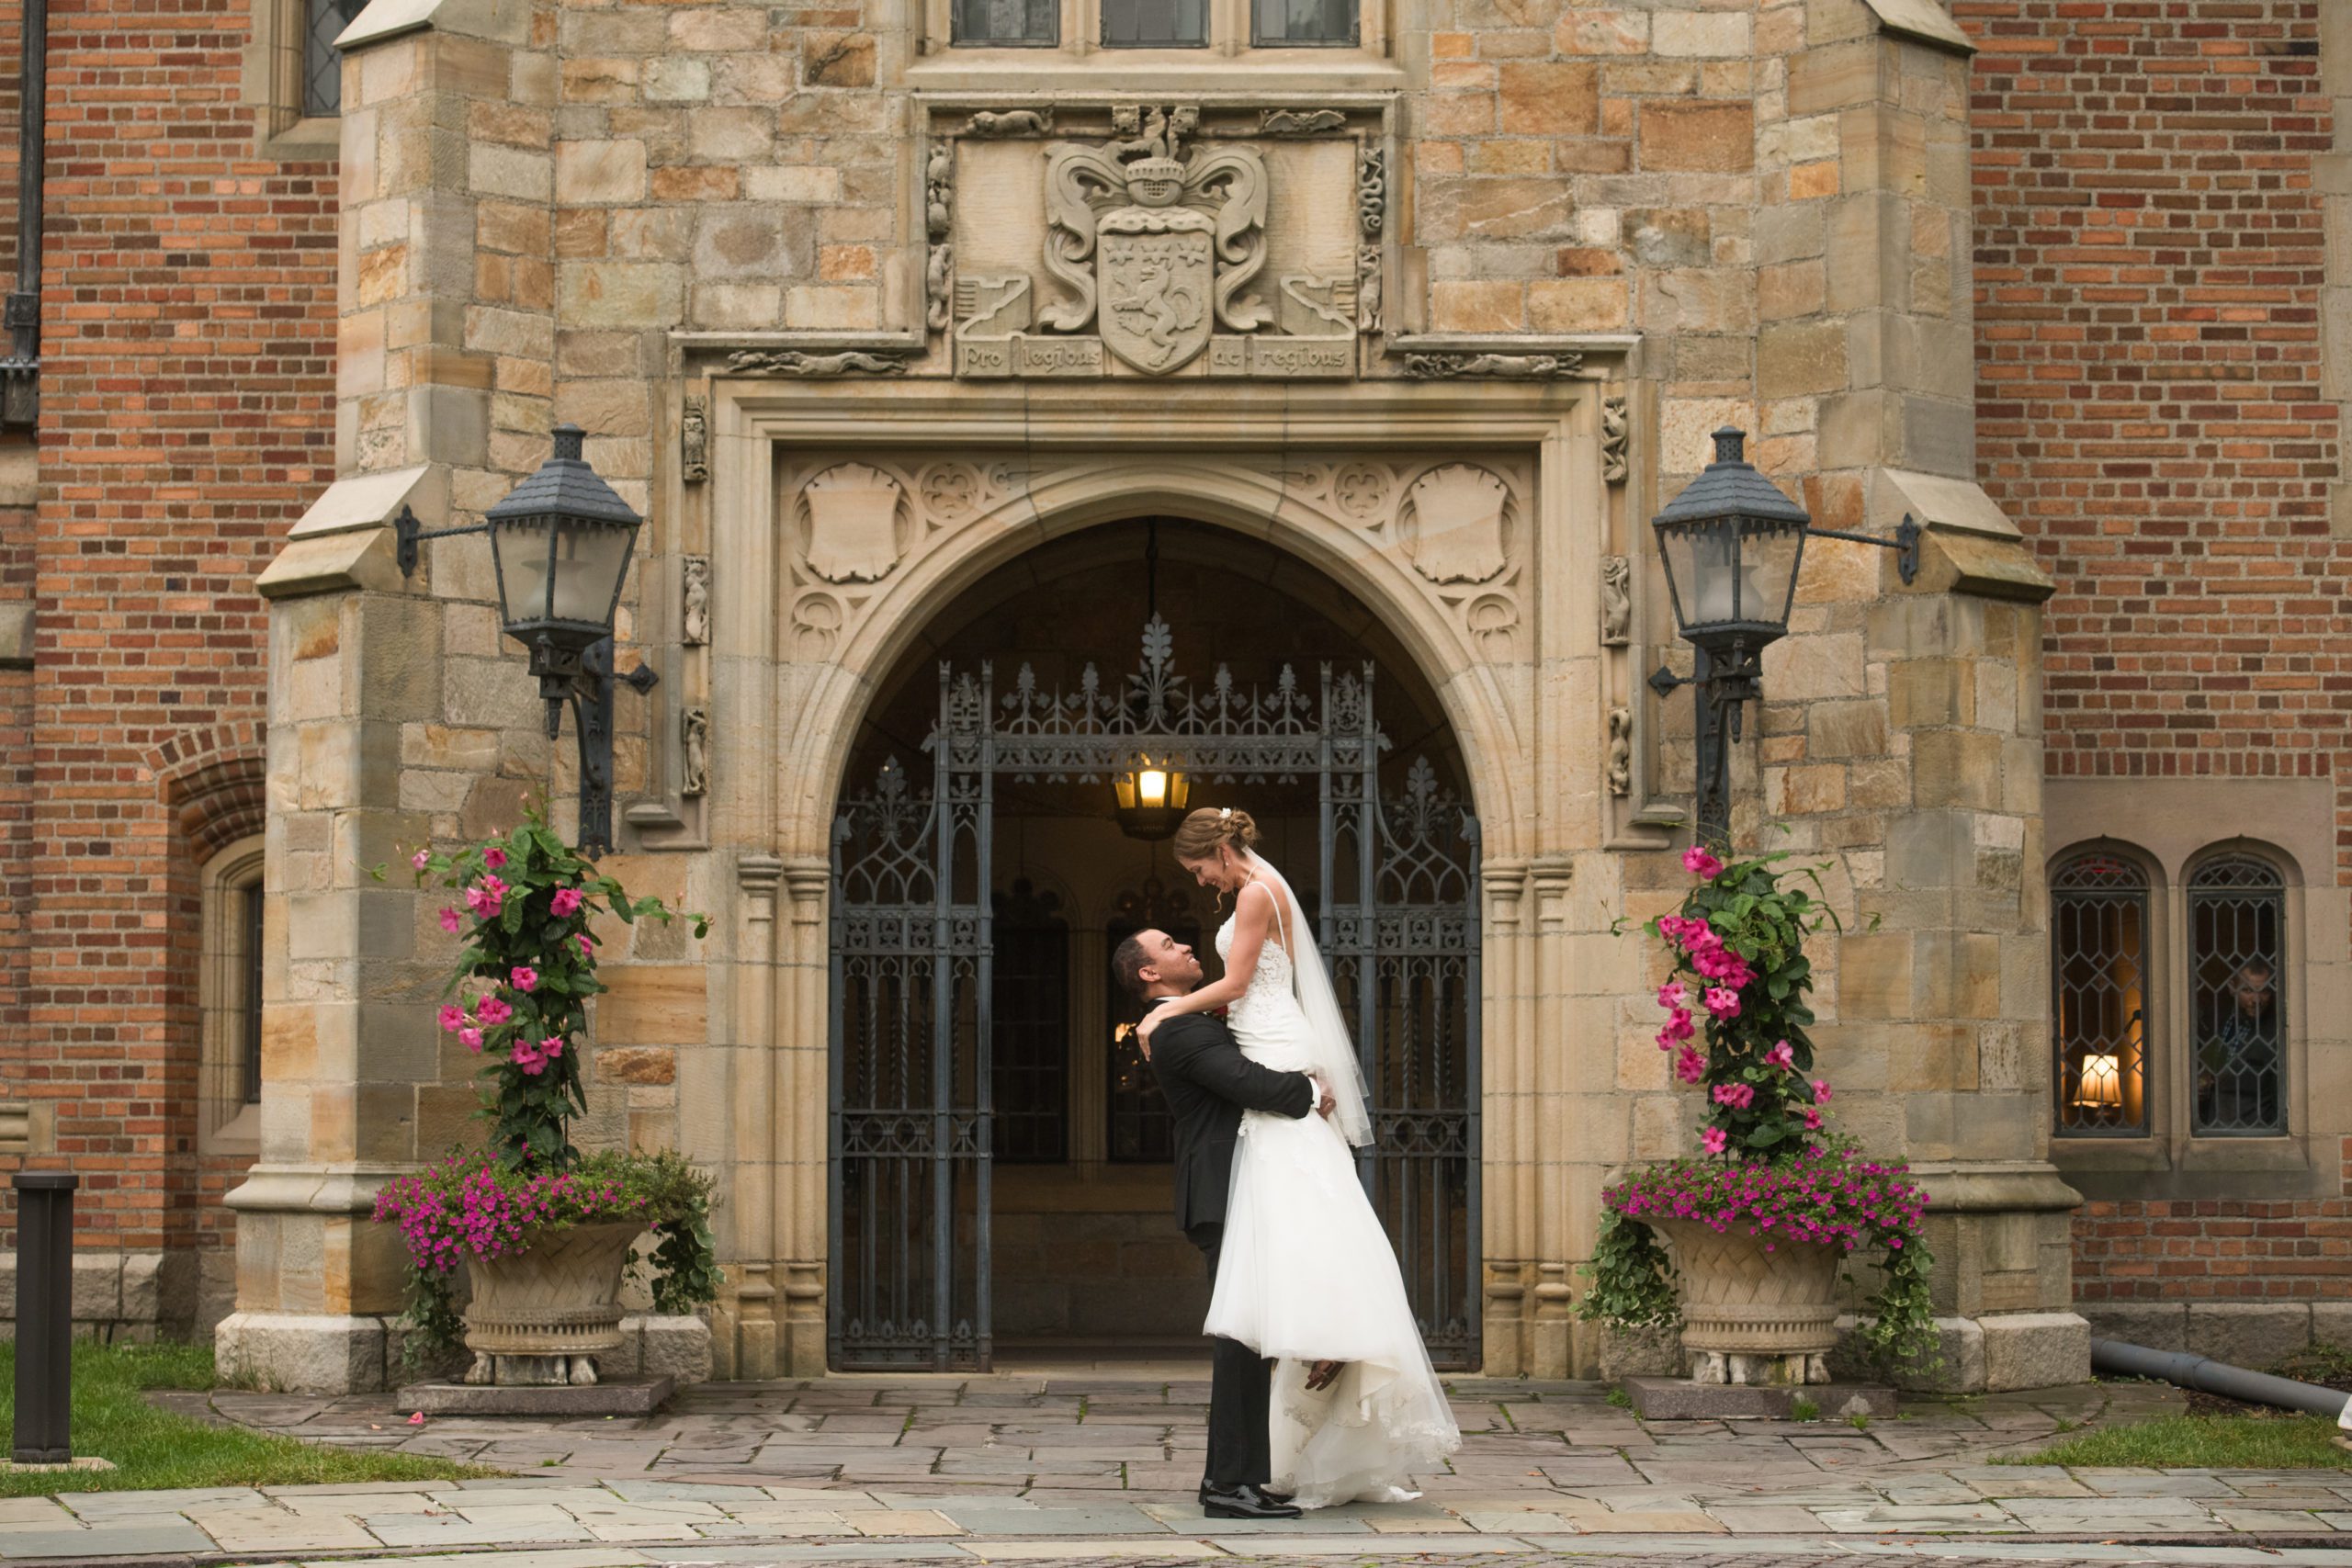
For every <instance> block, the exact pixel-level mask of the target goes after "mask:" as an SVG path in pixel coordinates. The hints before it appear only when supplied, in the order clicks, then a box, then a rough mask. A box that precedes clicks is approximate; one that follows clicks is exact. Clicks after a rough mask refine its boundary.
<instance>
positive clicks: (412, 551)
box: [392, 505, 490, 577]
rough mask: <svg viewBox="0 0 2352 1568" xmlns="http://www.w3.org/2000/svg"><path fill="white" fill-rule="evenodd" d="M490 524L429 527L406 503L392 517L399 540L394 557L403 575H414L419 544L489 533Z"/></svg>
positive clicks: (393, 526)
mask: <svg viewBox="0 0 2352 1568" xmlns="http://www.w3.org/2000/svg"><path fill="white" fill-rule="evenodd" d="M489 532H490V525H489V524H487V523H477V524H475V525H473V526H472V527H470V528H427V527H426V526H425V525H424V524H422V523H419V522H418V521H417V520H416V513H413V512H411V511H410V510H409V509H408V508H407V507H406V506H405V505H403V506H402V507H401V514H400V515H399V516H398V517H395V518H393V519H392V535H393V537H394V538H395V539H396V540H397V541H398V542H397V543H396V544H395V545H394V547H393V559H395V560H397V561H398V562H399V563H400V568H401V576H402V577H414V576H415V575H416V569H417V565H418V562H419V561H420V559H421V558H422V552H420V551H419V550H418V549H417V546H418V545H420V544H422V543H424V541H425V540H427V539H451V538H455V537H457V536H458V535H460V534H487V533H489Z"/></svg>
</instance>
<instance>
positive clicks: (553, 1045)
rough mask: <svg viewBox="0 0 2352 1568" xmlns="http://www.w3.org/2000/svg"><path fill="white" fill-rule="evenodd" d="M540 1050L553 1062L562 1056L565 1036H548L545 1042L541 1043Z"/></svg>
mask: <svg viewBox="0 0 2352 1568" xmlns="http://www.w3.org/2000/svg"><path fill="white" fill-rule="evenodd" d="M539 1049H540V1051H542V1052H543V1053H545V1054H546V1055H547V1056H548V1059H549V1060H553V1059H554V1058H555V1057H558V1056H560V1055H563V1036H562V1035H560V1034H550V1035H548V1037H547V1038H546V1039H545V1040H542V1041H540V1042H539Z"/></svg>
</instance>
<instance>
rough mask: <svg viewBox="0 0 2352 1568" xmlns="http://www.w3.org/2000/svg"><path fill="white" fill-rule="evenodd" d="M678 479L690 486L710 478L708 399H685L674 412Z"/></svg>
mask: <svg viewBox="0 0 2352 1568" xmlns="http://www.w3.org/2000/svg"><path fill="white" fill-rule="evenodd" d="M678 477H679V478H680V479H683V480H684V481H685V482H686V483H688V484H690V485H698V484H700V483H702V482H703V481H704V480H706V479H709V478H710V400H709V399H708V398H705V397H689V398H687V399H686V400H685V401H684V403H683V404H682V405H681V406H680V408H679V410H678Z"/></svg>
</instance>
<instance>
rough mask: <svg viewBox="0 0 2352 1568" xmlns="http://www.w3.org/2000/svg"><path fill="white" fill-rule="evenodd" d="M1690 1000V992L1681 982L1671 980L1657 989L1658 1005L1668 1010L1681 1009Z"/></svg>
mask: <svg viewBox="0 0 2352 1568" xmlns="http://www.w3.org/2000/svg"><path fill="white" fill-rule="evenodd" d="M1690 999H1691V993H1690V991H1689V990H1687V989H1685V988H1684V987H1683V984H1682V982H1681V981H1679V980H1669V981H1668V982H1667V983H1666V984H1665V985H1663V986H1660V987H1658V988H1657V1005H1658V1006H1660V1007H1662V1008H1666V1009H1668V1010H1674V1009H1677V1008H1679V1007H1681V1006H1682V1005H1683V1004H1684V1003H1685V1002H1687V1001H1689V1000H1690Z"/></svg>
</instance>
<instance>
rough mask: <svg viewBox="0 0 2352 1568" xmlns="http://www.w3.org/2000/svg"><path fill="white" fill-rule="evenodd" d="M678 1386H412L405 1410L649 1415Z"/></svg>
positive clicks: (405, 1393)
mask: <svg viewBox="0 0 2352 1568" xmlns="http://www.w3.org/2000/svg"><path fill="white" fill-rule="evenodd" d="M677 1386H678V1384H677V1380H676V1379H675V1378H671V1377H661V1376H656V1377H633V1378H632V1377H622V1378H614V1379H612V1380H611V1381H609V1382H592V1383H548V1384H533V1383H511V1384H500V1383H467V1382H419V1383H411V1384H409V1385H408V1386H407V1387H406V1388H403V1389H401V1392H400V1407H401V1409H402V1410H421V1411H423V1412H424V1414H425V1415H427V1416H650V1415H652V1414H653V1413H654V1412H655V1411H657V1410H659V1409H661V1408H662V1405H663V1404H667V1403H669V1399H670V1395H671V1393H672V1392H673V1391H674V1390H675V1389H676V1387H677Z"/></svg>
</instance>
